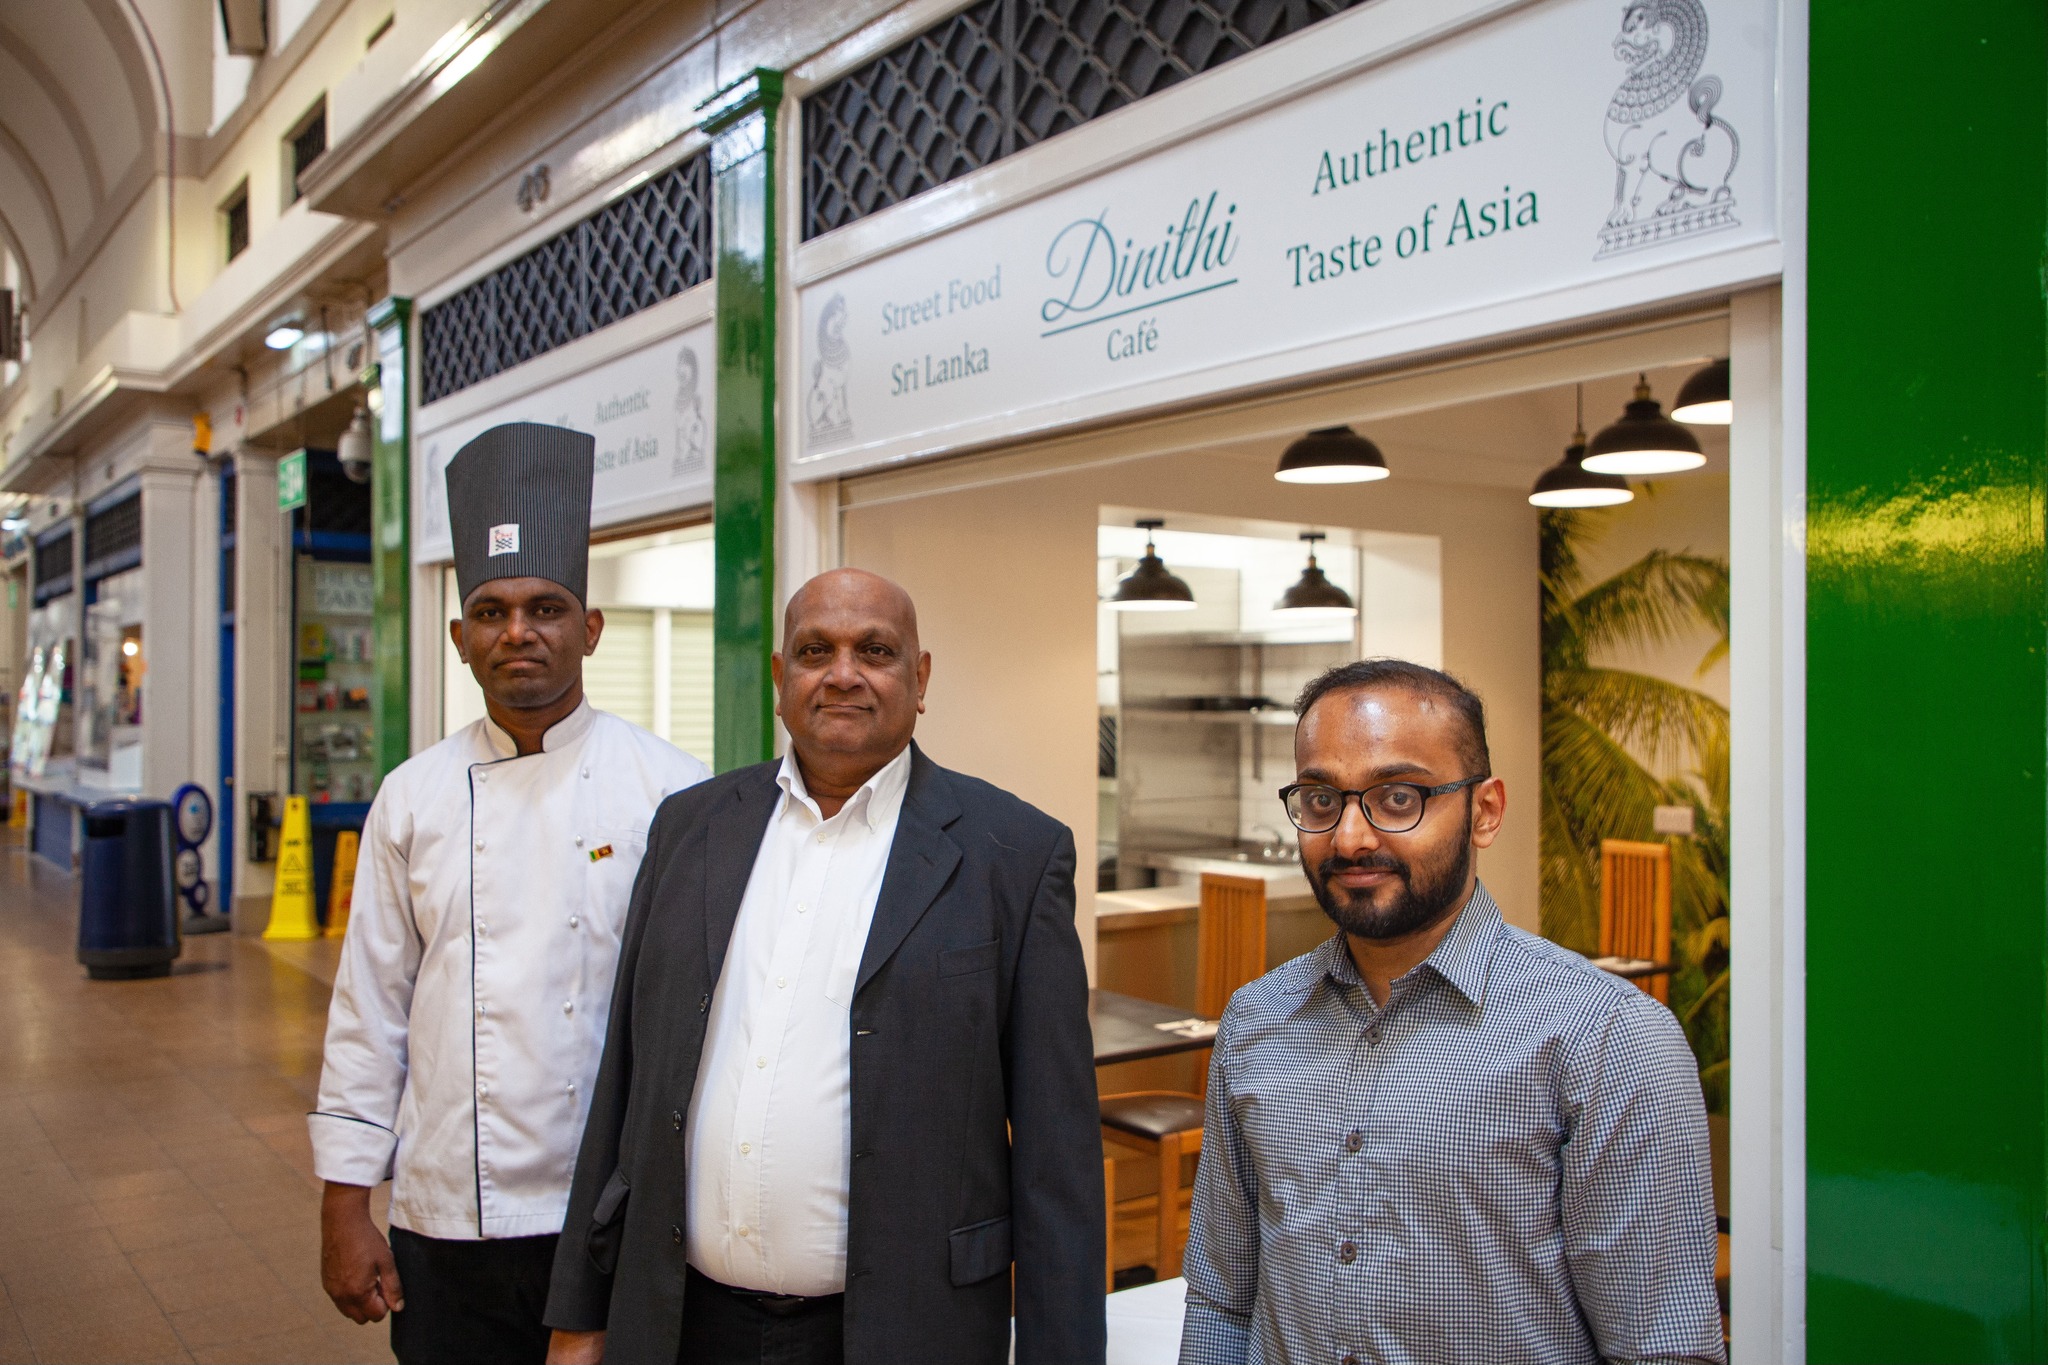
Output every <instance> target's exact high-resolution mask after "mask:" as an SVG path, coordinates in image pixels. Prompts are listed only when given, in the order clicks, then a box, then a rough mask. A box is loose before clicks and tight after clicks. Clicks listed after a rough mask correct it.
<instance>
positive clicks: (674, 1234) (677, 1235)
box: [668, 1224, 683, 1246]
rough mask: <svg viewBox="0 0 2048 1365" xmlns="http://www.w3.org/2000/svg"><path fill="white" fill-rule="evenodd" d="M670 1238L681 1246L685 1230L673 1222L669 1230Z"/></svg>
mask: <svg viewBox="0 0 2048 1365" xmlns="http://www.w3.org/2000/svg"><path fill="white" fill-rule="evenodd" d="M668 1239H669V1240H670V1241H671V1242H674V1243H675V1244H676V1245H677V1246H681V1245H682V1244H683V1230H682V1229H681V1228H679V1227H676V1226H675V1225H674V1224H671V1225H670V1226H669V1230H668Z"/></svg>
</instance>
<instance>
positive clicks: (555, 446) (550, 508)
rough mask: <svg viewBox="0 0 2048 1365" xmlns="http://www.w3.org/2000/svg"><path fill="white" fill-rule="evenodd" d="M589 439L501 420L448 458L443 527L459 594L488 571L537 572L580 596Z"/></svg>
mask: <svg viewBox="0 0 2048 1365" xmlns="http://www.w3.org/2000/svg"><path fill="white" fill-rule="evenodd" d="M596 468H597V439H596V438H595V437H593V436H590V435H588V434H586V433H584V432H581V431H571V430H569V429H568V428H567V427H550V426H543V425H541V424H540V423H538V422H508V423H506V424H505V425H504V426H501V427H492V428H491V429H490V430H489V431H486V432H484V433H483V434H482V435H480V436H478V437H477V438H476V439H475V440H473V441H471V442H470V443H469V444H468V445H466V446H464V447H463V448H462V449H460V450H458V451H456V452H455V458H454V459H452V460H450V461H449V462H448V531H449V535H450V536H451V537H452V538H453V540H454V542H455V581H456V584H457V586H459V587H460V588H461V590H462V600H463V601H464V602H467V601H468V600H469V595H470V594H471V593H473V592H475V591H476V590H477V589H478V588H479V587H481V586H482V585H484V584H485V583H488V582H490V581H491V580H492V579H494V578H545V579H547V580H548V581H549V582H551V583H559V584H561V585H562V586H563V587H565V588H567V589H568V590H569V591H570V592H572V593H574V594H575V595H576V600H577V601H578V602H585V603H587V601H588V599H587V598H586V597H585V595H584V594H585V589H586V588H587V586H588V584H589V578H590V482H591V479H592V478H593V477H595V474H596Z"/></svg>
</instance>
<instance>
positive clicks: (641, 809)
mask: <svg viewBox="0 0 2048 1365" xmlns="http://www.w3.org/2000/svg"><path fill="white" fill-rule="evenodd" d="M708 775H709V774H708V772H707V770H706V769H705V767H704V765H703V764H702V763H700V762H698V761H697V760H696V759H694V758H692V757H690V755H688V754H686V753H684V752H683V751H682V750H680V749H678V748H676V747H675V746H674V745H672V744H669V743H668V742H666V741H665V740H661V739H657V738H655V737H654V736H653V735H650V734H648V733H647V732H646V731H645V730H642V729H639V728H638V727H636V726H634V725H631V724H628V723H627V722H625V721H623V720H620V719H619V718H618V717H617V716H613V715H609V714H607V713H605V712H603V711H598V710H594V709H593V708H592V707H591V705H590V703H589V702H587V701H586V702H584V703H583V704H582V705H581V706H579V707H577V708H576V710H575V711H574V712H572V713H571V714H570V715H569V716H568V717H567V718H565V719H564V720H562V721H561V722H559V723H558V724H556V725H555V726H554V727H553V728H552V729H550V730H549V731H548V732H547V734H546V735H545V736H543V737H542V740H541V752H540V753H537V754H529V755H527V756H525V757H523V758H522V757H519V756H518V750H517V746H516V745H515V744H514V742H513V740H512V737H511V736H510V735H508V734H506V733H505V732H504V731H503V730H502V729H500V728H499V727H498V726H497V725H496V724H495V723H494V722H492V721H491V720H490V719H489V718H488V717H486V718H485V719H483V720H480V721H477V722H476V723H475V724H472V725H469V726H465V727H464V728H463V729H461V730H459V731H457V732H456V733H455V734H452V735H450V736H449V737H448V738H446V739H444V740H442V741H441V742H440V743H439V744H436V745H435V746H434V747H433V748H431V749H428V750H427V751H426V752H424V753H421V754H418V755H416V756H414V757H413V758H411V759H409V760H407V761H406V762H405V763H402V764H400V765H399V766H398V767H397V768H396V769H394V770H393V771H392V773H391V775H390V776H388V777H386V778H385V779H384V784H383V787H382V789H381V790H380V791H379V792H378V793H377V800H376V803H375V804H374V805H372V806H371V808H370V818H369V821H368V823H367V824H366V825H365V826H364V829H363V841H362V851H361V853H360V855H359V861H358V862H357V864H356V882H355V894H354V900H353V903H352V904H351V907H350V913H349V925H348V936H347V938H346V939H344V940H343V943H342V950H341V971H340V974H339V976H338V977H337V978H336V980H335V983H334V999H333V1002H332V1004H331V1005H330V1006H329V1008H328V1012H327V1051H326V1059H325V1063H324V1065H323V1066H322V1068H321V1072H320V1094H319V1108H318V1109H317V1110H316V1111H315V1112H314V1113H313V1114H312V1115H311V1116H310V1118H309V1119H308V1124H309V1126H310V1128H311V1129H312V1137H313V1169H314V1171H315V1173H316V1174H318V1175H319V1177H320V1178H321V1179H322V1180H333V1181H338V1182H341V1183H344V1184H349V1185H375V1184H377V1183H378V1182H379V1181H381V1180H384V1179H386V1178H387V1177H388V1178H389V1179H390V1180H391V1181H392V1187H391V1222H392V1224H393V1226H396V1227H402V1228H408V1229H410V1230H411V1231H413V1232H416V1233H419V1234H420V1235H422V1236H426V1237H445V1238H456V1239H476V1238H483V1237H525V1236H533V1235H537V1234H541V1233H550V1232H559V1231H561V1228H562V1216H563V1211H564V1209H565V1208H566V1207H567V1205H568V1202H569V1181H570V1177H571V1175H572V1174H573V1173H574V1169H575V1165H576V1149H577V1146H578V1144H579V1143H580V1142H581V1141H582V1136H583V1123H584V1120H585V1118H586V1117H587V1116H588V1114H589V1110H590V1088H591V1085H592V1083H593V1082H594V1081H595V1080H596V1077H597V1067H598V1060H599V1057H600V1055H601V1054H602V1052H603V1050H604V1034H605V1019H606V1015H607V1014H608V1012H609V1010H610V1007H611V996H612V977H613V973H614V971H615V969H616V968H617V966H618V958H619V937H620V933H621V931H622V930H623V929H624V927H625V922H626V903H627V900H628V899H629V897H630V896H631V893H632V888H633V877H634V874H635V873H636V872H637V871H638V870H639V867H640V858H641V855H642V854H643V853H645V852H646V848H647V826H648V822H649V821H650V820H651V819H652V818H653V816H654V809H655V807H656V806H658V805H659V804H660V803H661V800H662V798H663V797H665V796H667V795H668V794H669V793H670V792H674V791H678V790H681V789H682V788H684V787H687V786H689V785H691V784H692V783H695V782H699V781H702V780H703V779H704V778H705V777H706V776H708Z"/></svg>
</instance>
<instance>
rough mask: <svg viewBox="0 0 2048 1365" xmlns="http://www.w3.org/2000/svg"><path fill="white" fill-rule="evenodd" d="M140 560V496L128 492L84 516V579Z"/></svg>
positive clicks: (100, 575)
mask: <svg viewBox="0 0 2048 1365" xmlns="http://www.w3.org/2000/svg"><path fill="white" fill-rule="evenodd" d="M141 562H142V495H141V494H140V493H131V494H129V495H128V496H127V497H125V498H122V499H121V500H120V501H118V502H115V503H112V504H110V505H108V506H105V507H101V508H98V509H97V510H89V511H88V512H87V514H86V518H85V577H86V581H87V582H91V581H92V580H93V579H96V578H105V577H106V576H107V575H108V574H111V573H119V572H120V571H121V570H123V569H132V568H134V567H135V566H136V565H137V564H140V563H141Z"/></svg>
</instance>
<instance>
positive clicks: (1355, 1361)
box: [1337, 1351, 1365, 1365]
mask: <svg viewBox="0 0 2048 1365" xmlns="http://www.w3.org/2000/svg"><path fill="white" fill-rule="evenodd" d="M1337 1365H1365V1357H1364V1356H1362V1355H1360V1354H1359V1353H1358V1352H1356V1351H1346V1352H1345V1353H1344V1359H1343V1360H1341V1361H1339V1362H1338V1363H1337Z"/></svg>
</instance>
